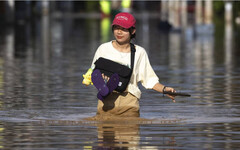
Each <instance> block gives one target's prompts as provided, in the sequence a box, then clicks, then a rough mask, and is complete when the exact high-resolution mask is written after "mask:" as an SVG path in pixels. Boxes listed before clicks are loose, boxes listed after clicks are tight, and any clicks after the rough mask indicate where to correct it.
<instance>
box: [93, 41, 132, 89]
mask: <svg viewBox="0 0 240 150" xmlns="http://www.w3.org/2000/svg"><path fill="white" fill-rule="evenodd" d="M130 46H131V68H129V67H127V66H125V65H122V64H119V63H117V62H114V61H112V60H109V59H105V58H102V57H100V58H99V59H98V60H96V61H95V63H94V64H95V69H99V70H100V71H101V73H103V74H104V75H106V76H108V77H111V76H112V74H114V73H117V74H118V75H119V84H118V87H117V88H116V89H115V90H116V91H118V92H124V91H125V90H126V88H127V86H128V83H129V81H130V78H131V76H132V72H133V67H134V58H135V52H136V49H135V46H134V44H132V43H130Z"/></svg>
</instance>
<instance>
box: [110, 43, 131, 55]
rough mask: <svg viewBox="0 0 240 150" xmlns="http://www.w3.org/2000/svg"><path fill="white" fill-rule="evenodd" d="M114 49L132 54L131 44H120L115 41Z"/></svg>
mask: <svg viewBox="0 0 240 150" xmlns="http://www.w3.org/2000/svg"><path fill="white" fill-rule="evenodd" d="M113 47H114V48H116V49H117V50H118V51H120V52H124V53H128V52H130V43H129V42H126V43H119V42H117V41H116V40H114V41H113Z"/></svg>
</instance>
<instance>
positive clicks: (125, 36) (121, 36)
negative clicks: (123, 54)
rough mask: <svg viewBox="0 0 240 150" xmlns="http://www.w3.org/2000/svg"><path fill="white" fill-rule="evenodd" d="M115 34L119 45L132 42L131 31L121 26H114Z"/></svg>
mask: <svg viewBox="0 0 240 150" xmlns="http://www.w3.org/2000/svg"><path fill="white" fill-rule="evenodd" d="M113 34H114V37H115V39H116V41H117V42H118V43H121V44H124V43H129V42H130V40H131V38H130V37H131V36H130V33H129V30H128V29H126V28H123V27H121V26H114V27H113Z"/></svg>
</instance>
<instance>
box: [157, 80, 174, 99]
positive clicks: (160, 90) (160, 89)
mask: <svg viewBox="0 0 240 150" xmlns="http://www.w3.org/2000/svg"><path fill="white" fill-rule="evenodd" d="M164 87H165V88H164ZM153 90H155V91H157V92H160V93H163V90H164V91H167V92H176V91H175V90H174V88H172V87H166V86H164V85H162V84H161V83H156V84H155V85H154V87H153ZM167 96H168V97H169V98H171V99H172V101H173V102H174V103H175V102H176V101H175V99H174V98H175V96H172V95H168V94H167Z"/></svg>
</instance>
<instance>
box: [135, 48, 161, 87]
mask: <svg viewBox="0 0 240 150" xmlns="http://www.w3.org/2000/svg"><path fill="white" fill-rule="evenodd" d="M139 80H140V82H141V83H142V85H143V86H144V87H145V88H146V89H152V88H153V87H154V85H155V84H156V83H158V82H159V78H158V77H157V75H156V74H155V72H154V70H153V68H152V66H151V64H150V61H149V58H148V55H147V53H146V52H144V53H142V57H141V60H140V65H139Z"/></svg>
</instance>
